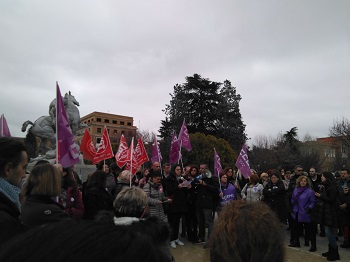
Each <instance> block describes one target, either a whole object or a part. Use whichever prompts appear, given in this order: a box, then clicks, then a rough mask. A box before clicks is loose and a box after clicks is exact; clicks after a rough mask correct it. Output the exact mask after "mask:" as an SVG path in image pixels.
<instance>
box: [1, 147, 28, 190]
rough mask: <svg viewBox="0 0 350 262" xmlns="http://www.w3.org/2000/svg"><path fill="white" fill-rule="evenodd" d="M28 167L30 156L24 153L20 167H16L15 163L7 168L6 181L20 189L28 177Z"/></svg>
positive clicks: (9, 164)
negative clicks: (24, 179)
mask: <svg viewBox="0 0 350 262" xmlns="http://www.w3.org/2000/svg"><path fill="white" fill-rule="evenodd" d="M27 165H28V155H27V153H26V152H25V151H22V153H21V162H20V163H19V164H18V166H14V165H13V163H8V165H7V166H6V170H5V172H6V177H5V178H4V179H5V180H6V181H7V182H9V183H10V184H11V185H14V186H17V187H19V185H20V183H21V181H22V179H23V178H25V177H26V169H27Z"/></svg>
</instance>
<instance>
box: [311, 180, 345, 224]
mask: <svg viewBox="0 0 350 262" xmlns="http://www.w3.org/2000/svg"><path fill="white" fill-rule="evenodd" d="M316 192H318V193H320V194H321V195H320V197H316V204H315V208H314V211H313V213H312V218H313V221H314V222H316V223H317V224H323V225H325V226H329V227H333V228H336V227H338V218H337V206H339V199H338V195H339V191H338V189H337V187H336V186H335V185H332V184H330V183H329V181H328V180H327V181H326V182H325V183H322V184H320V185H319V188H318V190H316Z"/></svg>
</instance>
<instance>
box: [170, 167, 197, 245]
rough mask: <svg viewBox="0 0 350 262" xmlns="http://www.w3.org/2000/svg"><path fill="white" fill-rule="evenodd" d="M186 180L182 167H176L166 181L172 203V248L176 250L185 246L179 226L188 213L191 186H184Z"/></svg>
mask: <svg viewBox="0 0 350 262" xmlns="http://www.w3.org/2000/svg"><path fill="white" fill-rule="evenodd" d="M185 181H186V180H185V179H184V178H183V177H182V167H181V165H178V164H177V165H175V166H174V169H173V172H172V173H171V174H170V175H169V176H168V177H167V178H166V179H165V184H166V186H165V190H166V195H167V197H168V198H171V199H172V201H171V203H170V204H169V207H168V210H167V215H168V222H169V225H170V228H171V234H170V246H171V247H172V248H176V245H180V246H183V245H184V243H183V242H182V241H180V240H179V226H180V219H181V217H182V214H184V213H187V201H186V196H187V193H188V189H189V188H191V184H189V185H188V186H184V185H185V184H183V183H184V182H185Z"/></svg>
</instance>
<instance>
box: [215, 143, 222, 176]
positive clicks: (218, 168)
mask: <svg viewBox="0 0 350 262" xmlns="http://www.w3.org/2000/svg"><path fill="white" fill-rule="evenodd" d="M221 172H222V166H221V163H220V157H219V155H218V153H216V150H215V148H214V175H215V176H217V177H220V174H221Z"/></svg>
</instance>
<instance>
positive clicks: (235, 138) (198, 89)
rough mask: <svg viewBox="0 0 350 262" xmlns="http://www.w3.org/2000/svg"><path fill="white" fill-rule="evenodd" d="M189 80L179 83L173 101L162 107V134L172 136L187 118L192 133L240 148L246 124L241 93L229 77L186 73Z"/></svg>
mask: <svg viewBox="0 0 350 262" xmlns="http://www.w3.org/2000/svg"><path fill="white" fill-rule="evenodd" d="M185 79H186V82H185V83H183V84H176V85H175V86H174V92H173V94H170V96H171V100H170V103H169V104H167V105H166V107H165V109H164V110H163V111H164V113H165V115H166V117H165V120H162V121H161V127H160V130H159V132H160V136H161V137H163V138H164V139H165V138H167V137H170V136H171V133H172V131H173V130H179V129H180V128H181V125H182V122H183V119H186V124H187V129H188V132H189V133H196V132H199V133H203V134H204V135H212V136H215V137H217V138H221V139H224V140H226V141H228V143H229V144H230V145H231V147H232V148H233V149H234V150H236V151H239V150H240V149H241V147H242V144H243V143H245V141H246V139H247V136H246V134H245V125H244V124H243V121H242V116H241V113H240V110H239V102H240V100H241V96H240V95H239V94H237V91H236V87H233V86H232V85H231V82H230V81H229V80H225V81H224V82H223V83H220V82H213V81H210V80H209V79H206V78H202V77H201V76H200V75H198V74H194V75H193V76H187V77H186V78H185Z"/></svg>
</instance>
